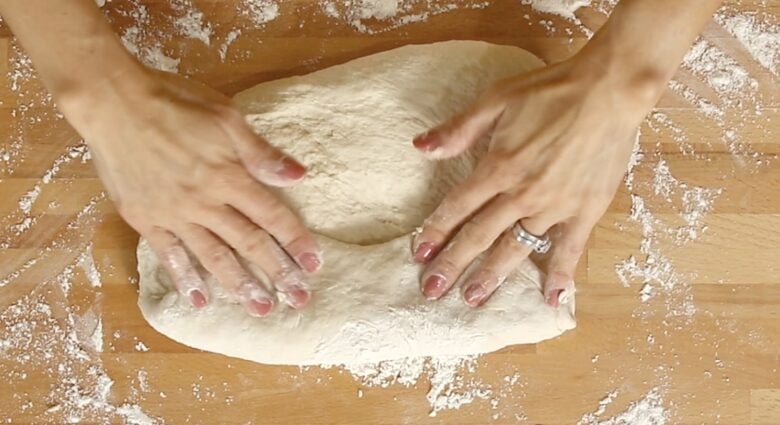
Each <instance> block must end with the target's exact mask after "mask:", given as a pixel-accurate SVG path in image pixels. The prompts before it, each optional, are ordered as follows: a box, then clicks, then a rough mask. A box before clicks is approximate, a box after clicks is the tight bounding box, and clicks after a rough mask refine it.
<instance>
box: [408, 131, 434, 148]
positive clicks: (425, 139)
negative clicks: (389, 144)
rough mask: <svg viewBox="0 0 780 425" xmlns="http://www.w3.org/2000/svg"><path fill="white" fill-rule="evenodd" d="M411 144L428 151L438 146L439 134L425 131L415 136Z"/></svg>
mask: <svg viewBox="0 0 780 425" xmlns="http://www.w3.org/2000/svg"><path fill="white" fill-rule="evenodd" d="M412 144H413V145H414V147H415V148H417V149H419V150H421V151H425V152H430V151H433V150H435V149H436V148H437V147H439V135H438V134H436V133H433V132H426V133H423V134H420V135H419V136H417V137H415V138H414V140H413V141H412Z"/></svg>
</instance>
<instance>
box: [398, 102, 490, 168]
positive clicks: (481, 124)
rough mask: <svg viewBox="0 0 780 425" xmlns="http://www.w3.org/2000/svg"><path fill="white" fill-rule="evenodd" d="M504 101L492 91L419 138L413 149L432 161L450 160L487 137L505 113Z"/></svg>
mask: <svg viewBox="0 0 780 425" xmlns="http://www.w3.org/2000/svg"><path fill="white" fill-rule="evenodd" d="M504 106H505V105H504V102H503V100H502V99H501V98H500V97H499V96H497V95H496V94H495V92H494V91H489V92H487V93H486V94H484V95H483V96H482V97H481V98H480V99H479V100H478V101H477V102H476V103H474V104H473V105H472V106H471V107H470V108H469V109H468V110H467V111H465V112H463V113H461V114H459V115H456V116H454V117H452V118H451V119H450V120H449V121H447V122H445V123H444V124H441V125H439V126H437V127H435V128H433V129H431V130H429V131H427V132H425V133H423V134H421V135H419V136H417V137H415V138H414V141H413V142H412V143H413V144H414V147H415V148H417V149H418V150H420V151H421V152H422V153H423V154H424V155H425V156H427V157H429V158H432V159H443V158H451V157H453V156H456V155H458V154H460V153H461V152H463V151H465V150H466V149H468V148H469V147H471V146H472V145H474V144H475V143H476V142H477V141H478V140H480V138H482V137H483V136H485V135H486V134H488V133H489V132H490V131H491V130H492V129H493V126H495V123H496V121H498V118H499V117H500V116H501V113H502V112H503V110H504Z"/></svg>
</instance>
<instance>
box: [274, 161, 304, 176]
mask: <svg viewBox="0 0 780 425" xmlns="http://www.w3.org/2000/svg"><path fill="white" fill-rule="evenodd" d="M276 174H278V175H280V176H281V177H284V178H286V179H290V180H300V179H302V178H303V176H305V175H306V167H304V166H303V165H301V164H300V163H299V162H298V161H296V160H294V159H292V158H290V157H289V156H285V157H284V158H282V160H281V166H280V167H279V170H278V171H277V172H276Z"/></svg>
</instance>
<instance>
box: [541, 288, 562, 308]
mask: <svg viewBox="0 0 780 425" xmlns="http://www.w3.org/2000/svg"><path fill="white" fill-rule="evenodd" d="M562 292H563V289H554V290H552V291H550V293H549V294H547V299H546V300H545V301H547V304H548V305H549V306H550V307H554V308H557V307H558V298H560V296H561V293H562Z"/></svg>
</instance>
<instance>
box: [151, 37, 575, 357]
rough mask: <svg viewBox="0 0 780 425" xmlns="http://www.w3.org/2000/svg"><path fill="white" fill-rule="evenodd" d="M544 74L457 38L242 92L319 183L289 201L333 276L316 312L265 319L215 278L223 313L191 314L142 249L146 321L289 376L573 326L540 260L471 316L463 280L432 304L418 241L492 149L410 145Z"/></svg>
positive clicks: (318, 289)
mask: <svg viewBox="0 0 780 425" xmlns="http://www.w3.org/2000/svg"><path fill="white" fill-rule="evenodd" d="M542 65H543V64H542V62H541V61H540V60H539V59H538V58H536V57H535V56H533V55H532V54H530V53H528V52H526V51H524V50H522V49H519V48H516V47H509V46H498V45H492V44H488V43H483V42H476V41H449V42H442V43H435V44H429V45H410V46H405V47H401V48H398V49H394V50H390V51H386V52H383V53H378V54H375V55H371V56H367V57H364V58H360V59H356V60H353V61H351V62H348V63H346V64H343V65H338V66H334V67H331V68H327V69H324V70H321V71H317V72H314V73H311V74H308V75H305V76H301V77H293V78H286V79H282V80H277V81H272V82H268V83H263V84H260V85H258V86H256V87H254V88H251V89H249V90H246V91H244V92H242V93H239V94H238V95H237V96H236V101H237V103H238V105H239V107H240V108H241V110H242V111H243V112H244V113H245V114H246V116H247V121H248V122H249V123H250V124H251V125H252V126H253V128H254V129H255V131H256V132H257V133H259V134H262V135H263V136H264V137H266V138H267V139H268V140H269V141H270V142H271V143H273V144H274V145H276V146H279V147H281V148H282V149H283V150H285V151H286V152H288V153H289V154H290V155H292V156H293V157H295V158H297V159H299V160H300V161H301V162H303V163H304V164H306V165H307V166H308V167H309V173H308V175H307V178H306V179H305V180H304V181H303V182H301V183H300V184H299V185H297V186H295V187H292V188H285V189H282V190H280V196H281V197H283V198H284V200H285V201H286V202H287V203H288V205H290V206H291V207H292V208H293V209H294V210H295V211H297V212H298V213H299V214H300V215H301V216H302V217H303V219H304V221H305V222H306V223H307V224H308V225H309V226H310V227H311V229H313V231H314V232H315V233H316V237H317V239H318V241H319V243H320V244H321V247H322V249H323V253H324V260H325V261H324V266H323V268H322V270H321V271H320V272H318V273H317V274H316V275H314V276H312V277H310V278H309V280H308V283H309V287H310V288H311V290H312V292H313V297H312V299H311V302H310V304H309V305H308V306H307V307H306V308H305V309H303V310H300V311H297V310H293V309H291V308H289V307H286V306H284V304H283V303H279V304H278V305H277V306H276V308H275V311H274V312H273V313H272V314H271V315H270V316H269V317H266V318H262V319H261V318H254V317H250V316H249V315H247V314H246V313H245V312H244V310H243V309H242V308H241V307H240V306H239V305H237V304H235V303H234V302H232V300H231V299H230V298H229V297H227V296H226V294H224V293H223V292H222V291H221V288H220V287H219V285H218V284H217V283H216V282H215V281H214V279H213V278H212V277H210V276H208V278H207V284H208V285H209V287H210V290H211V302H210V304H209V305H208V306H207V307H205V308H203V309H202V310H195V309H194V308H192V307H190V305H189V303H188V301H187V300H186V299H185V298H184V297H180V296H179V295H178V294H177V292H176V291H175V289H174V287H173V285H172V283H171V281H170V279H169V277H168V276H167V274H166V272H165V271H164V270H163V269H162V267H161V266H160V264H159V263H158V261H157V258H156V257H155V255H154V254H153V253H152V252H151V251H150V250H149V247H148V246H147V244H146V243H145V242H141V243H140V244H139V246H138V269H139V273H140V298H139V301H138V303H139V306H140V307H141V311H142V312H143V315H144V317H145V318H146V320H147V321H148V322H149V323H150V324H151V325H152V326H153V327H154V328H155V329H157V330H158V331H160V332H161V333H163V334H165V335H167V336H169V337H171V338H173V339H174V340H176V341H179V342H181V343H183V344H186V345H189V346H192V347H196V348H200V349H203V350H208V351H213V352H217V353H222V354H225V355H228V356H233V357H239V358H243V359H248V360H253V361H256V362H260V363H268V364H288V365H311V364H354V363H368V362H378V361H383V360H390V359H397V358H403V357H420V356H441V355H466V354H478V353H485V352H490V351H494V350H498V349H500V348H502V347H505V346H507V345H512V344H521V343H534V342H538V341H541V340H544V339H548V338H552V337H555V336H557V335H559V334H561V333H562V332H564V331H566V330H568V329H572V328H573V327H574V326H575V320H574V297H573V296H568V297H566V298H567V300H566V302H564V303H563V304H562V305H561V306H560V307H559V308H557V309H554V308H551V307H549V306H547V305H546V304H545V303H544V300H543V296H542V289H541V281H542V275H541V273H540V271H539V270H538V269H537V268H536V267H535V266H534V265H533V264H532V263H531V262H530V261H525V262H524V263H523V265H522V266H521V267H520V268H519V269H518V270H517V271H516V272H515V273H514V274H512V275H511V276H509V277H508V279H507V281H506V282H505V283H504V284H503V286H502V287H501V288H500V290H499V291H498V292H497V293H496V294H495V295H494V296H493V297H492V299H491V300H490V302H488V303H487V304H486V305H484V306H483V307H481V308H479V309H471V308H469V307H467V306H466V305H465V304H464V303H463V301H462V300H461V296H460V291H459V284H460V282H459V283H458V284H456V287H455V289H454V290H453V291H451V292H450V293H449V294H448V295H447V296H445V297H444V298H443V299H441V300H439V301H436V302H433V301H427V300H425V299H424V298H423V296H422V295H421V294H420V290H419V283H418V281H419V276H420V274H421V273H422V268H421V267H420V266H419V265H417V264H414V263H413V262H412V261H411V254H410V251H411V244H412V233H413V232H414V230H415V229H416V228H417V227H418V226H420V224H421V223H422V221H423V220H424V218H425V217H426V216H427V215H428V214H429V213H431V212H432V211H433V209H434V208H435V207H436V205H437V204H438V202H439V201H440V200H441V199H442V197H443V196H444V195H445V194H446V193H447V192H448V191H449V190H450V189H451V188H452V187H453V186H454V185H455V184H457V183H458V182H459V181H461V180H463V178H465V177H466V176H467V175H468V174H469V173H470V171H471V170H472V168H473V166H474V164H475V161H476V160H477V159H478V157H479V155H480V152H484V150H485V148H484V146H478V147H477V148H475V149H473V150H472V151H470V152H468V153H466V154H464V155H462V156H460V157H458V158H455V159H452V160H447V161H428V160H426V159H424V158H423V157H422V155H420V154H419V153H418V152H417V151H416V150H415V149H414V148H413V147H412V144H411V141H412V139H413V137H414V136H415V135H417V134H420V133H422V132H425V131H426V130H427V129H429V128H431V127H433V126H435V125H437V124H439V123H441V122H443V121H444V120H446V119H447V118H449V117H450V116H452V115H453V114H456V113H458V112H460V111H462V110H464V109H465V108H466V107H467V106H468V105H469V104H471V103H472V102H474V101H475V100H476V99H477V97H478V96H479V94H480V93H481V92H483V91H484V90H485V89H486V88H488V87H489V86H490V85H491V84H492V83H494V82H495V81H496V80H499V79H501V78H504V77H508V76H512V75H516V74H518V73H521V72H524V71H527V70H530V69H533V68H537V67H540V66H542ZM484 143H485V141H483V142H482V143H480V145H484ZM474 266H475V265H472V268H474ZM259 277H260V278H261V279H262V280H263V281H266V279H265V277H264V276H259Z"/></svg>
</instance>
